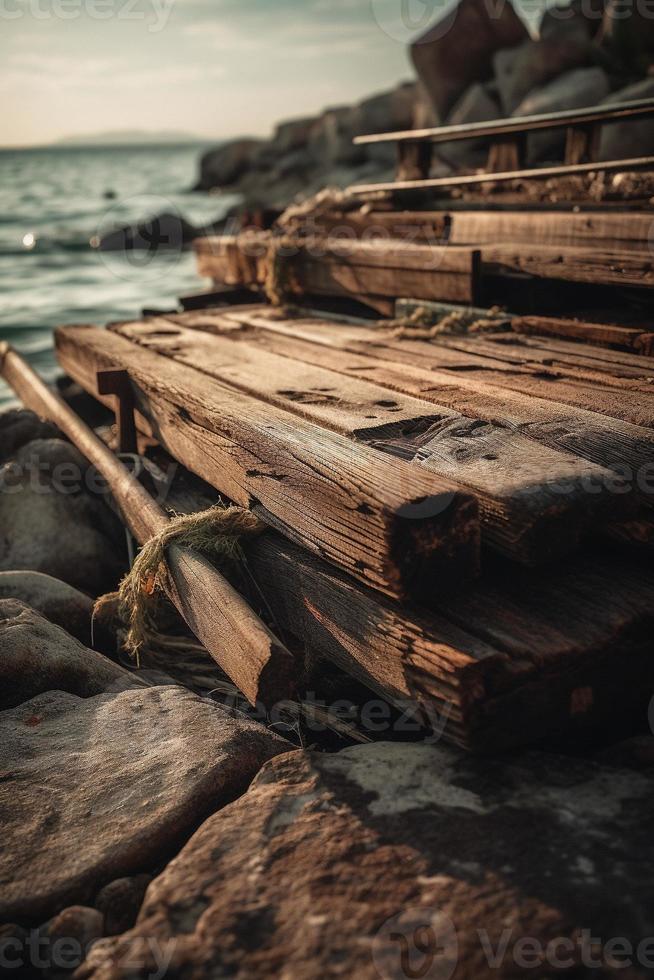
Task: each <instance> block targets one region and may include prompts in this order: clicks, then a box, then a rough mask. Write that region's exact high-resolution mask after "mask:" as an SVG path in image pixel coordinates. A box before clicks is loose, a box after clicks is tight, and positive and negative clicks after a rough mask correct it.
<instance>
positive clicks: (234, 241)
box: [194, 232, 480, 303]
mask: <svg viewBox="0 0 654 980" xmlns="http://www.w3.org/2000/svg"><path fill="white" fill-rule="evenodd" d="M272 241H273V239H272V237H271V236H270V235H269V234H268V233H265V232H263V233H260V234H257V235H254V234H251V233H250V234H247V235H243V236H232V237H228V236H225V237H223V238H220V237H216V238H211V237H209V238H200V239H197V240H196V241H195V242H194V248H195V251H196V256H197V262H198V271H199V273H200V275H203V276H208V277H210V278H212V279H213V280H214V281H218V282H221V283H225V284H226V285H246V286H247V285H255V284H263V283H264V282H265V281H266V279H267V278H268V276H269V270H270V265H271V262H272V261H273V260H272V259H271V258H270V257H269V255H268V253H267V249H268V246H269V244H270V243H271V242H272ZM279 247H280V248H281V249H282V251H281V253H280V255H279V256H278V257H277V258H276V259H275V260H274V261H275V262H276V263H277V264H278V267H279V268H281V269H282V273H281V276H282V281H283V286H284V289H285V290H286V291H287V292H289V293H291V294H295V295H297V296H302V295H304V294H310V295H328V296H349V297H352V296H354V297H359V298H361V297H367V296H369V297H382V298H383V297H386V298H388V297H390V298H395V297H397V296H408V295H411V296H416V298H418V299H441V300H450V301H452V302H463V303H466V302H469V303H473V302H475V301H476V296H477V294H478V291H479V270H480V265H479V261H480V258H479V252H478V251H477V250H476V249H471V248H466V247H464V248H454V247H448V246H428V245H424V244H423V245H420V244H408V243H404V242H401V241H392V242H385V241H354V242H353V241H346V240H341V239H338V240H330V239H326V240H320V241H316V242H314V243H313V244H307V243H302V241H300V240H298V243H297V244H296V245H291V244H289V243H288V242H287V241H286V240H285V241H284V243H280V244H279Z"/></svg>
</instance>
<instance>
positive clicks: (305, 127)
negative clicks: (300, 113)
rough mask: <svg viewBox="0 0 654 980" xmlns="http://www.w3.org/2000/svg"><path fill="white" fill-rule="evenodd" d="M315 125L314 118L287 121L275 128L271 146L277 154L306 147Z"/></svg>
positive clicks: (306, 117) (307, 117)
mask: <svg viewBox="0 0 654 980" xmlns="http://www.w3.org/2000/svg"><path fill="white" fill-rule="evenodd" d="M315 123H316V117H315V116H305V117H303V118H301V119H287V120H285V121H284V122H280V123H278V124H277V126H276V127H275V132H274V134H273V138H272V141H271V143H272V146H273V147H274V148H275V150H276V151H277V153H279V154H284V153H292V152H293V151H294V150H299V149H303V148H304V147H306V145H307V142H308V140H309V136H310V135H311V130H312V128H313V127H314V125H315Z"/></svg>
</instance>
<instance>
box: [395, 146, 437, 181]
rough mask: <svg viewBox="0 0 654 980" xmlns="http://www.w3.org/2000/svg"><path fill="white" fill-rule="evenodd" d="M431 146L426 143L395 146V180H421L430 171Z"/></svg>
mask: <svg viewBox="0 0 654 980" xmlns="http://www.w3.org/2000/svg"><path fill="white" fill-rule="evenodd" d="M431 158H432V144H431V143H429V142H427V141H424V140H422V141H420V140H416V141H415V142H407V143H398V144H397V179H398V180H422V179H423V178H426V177H429V173H430V170H431Z"/></svg>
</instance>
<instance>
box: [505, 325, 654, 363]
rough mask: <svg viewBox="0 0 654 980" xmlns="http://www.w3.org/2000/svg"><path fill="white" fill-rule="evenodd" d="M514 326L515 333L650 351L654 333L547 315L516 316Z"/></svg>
mask: <svg viewBox="0 0 654 980" xmlns="http://www.w3.org/2000/svg"><path fill="white" fill-rule="evenodd" d="M511 328H512V329H513V330H515V331H516V333H524V334H535V335H537V336H541V337H543V336H547V337H562V338H567V339H570V340H577V341H582V342H584V343H588V344H603V345H607V346H609V347H624V348H630V349H631V350H636V351H640V352H642V353H643V354H645V353H647V350H648V347H649V345H650V338H651V337H652V336H653V335H652V334H651V333H648V332H646V331H644V330H642V329H638V328H636V327H621V326H618V325H617V324H612V323H588V322H587V321H585V320H566V319H563V318H560V317H547V316H514V317H512V318H511Z"/></svg>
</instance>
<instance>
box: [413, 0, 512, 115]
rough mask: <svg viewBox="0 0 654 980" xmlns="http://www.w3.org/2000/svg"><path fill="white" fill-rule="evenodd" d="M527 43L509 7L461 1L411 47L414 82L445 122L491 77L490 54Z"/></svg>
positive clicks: (483, 1)
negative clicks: (461, 101)
mask: <svg viewBox="0 0 654 980" xmlns="http://www.w3.org/2000/svg"><path fill="white" fill-rule="evenodd" d="M528 37H529V34H528V33H527V29H526V27H525V25H524V24H523V22H522V20H521V19H520V17H519V16H518V15H517V14H516V12H515V10H514V9H513V7H512V5H511V3H510V2H503V3H500V4H489V3H488V2H486V0H459V3H458V4H457V5H456V6H455V7H454V8H452V9H451V10H448V12H447V13H446V14H445V16H444V17H443V18H442V19H441V20H440V21H438V22H437V23H436V24H434V25H432V26H431V27H430V28H429V29H428V30H427V31H426V33H424V34H422V35H421V36H420V37H418V38H417V39H416V40H415V41H414V42H413V44H412V45H411V58H412V60H413V64H414V66H415V69H416V72H417V73H418V78H419V79H420V81H421V82H422V83H423V85H424V87H425V89H426V91H427V92H428V94H429V97H430V99H431V102H432V105H433V107H434V112H435V114H436V117H437V119H438V120H439V121H443V120H444V119H445V118H446V117H447V114H448V113H449V112H450V110H451V109H452V107H453V106H454V105H455V103H456V102H457V100H458V99H459V98H460V97H461V96H462V95H463V93H464V92H465V90H466V89H467V88H468V87H469V86H470V85H473V84H474V83H475V82H483V81H487V80H488V79H489V78H490V77H491V75H492V64H493V56H494V54H495V53H496V52H497V51H499V50H500V49H502V48H513V47H514V46H515V45H518V44H520V43H521V42H522V41H525V40H526V39H527V38H528Z"/></svg>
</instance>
